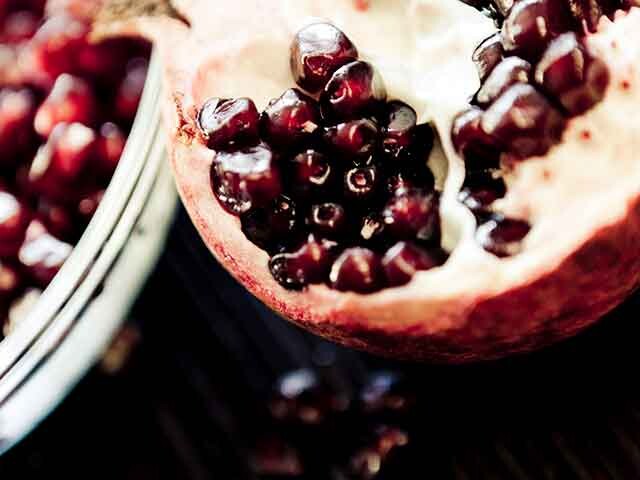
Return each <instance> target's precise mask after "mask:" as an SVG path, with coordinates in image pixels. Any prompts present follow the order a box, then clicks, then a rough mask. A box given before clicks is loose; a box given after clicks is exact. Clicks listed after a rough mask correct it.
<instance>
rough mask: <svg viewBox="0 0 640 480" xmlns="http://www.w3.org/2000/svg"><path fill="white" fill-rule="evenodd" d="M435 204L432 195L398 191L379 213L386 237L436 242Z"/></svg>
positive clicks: (436, 206)
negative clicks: (380, 213)
mask: <svg viewBox="0 0 640 480" xmlns="http://www.w3.org/2000/svg"><path fill="white" fill-rule="evenodd" d="M438 207H439V202H438V199H437V197H436V195H435V194H431V193H425V192H424V191H422V190H409V191H403V190H401V191H399V192H397V193H396V195H395V196H394V197H393V198H391V199H390V200H389V202H388V203H387V205H386V207H385V208H384V210H383V211H382V220H383V222H384V225H385V231H386V234H387V235H389V236H390V237H391V238H394V239H396V240H413V239H419V240H423V241H431V242H433V243H438V242H439V239H440V215H439V212H438Z"/></svg>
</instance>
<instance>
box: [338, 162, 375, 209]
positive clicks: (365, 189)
mask: <svg viewBox="0 0 640 480" xmlns="http://www.w3.org/2000/svg"><path fill="white" fill-rule="evenodd" d="M379 180H380V179H379V175H378V169H377V168H376V167H358V168H352V169H351V170H349V171H347V173H346V174H345V176H344V187H345V190H344V191H345V196H346V198H347V199H350V200H356V201H358V202H368V201H369V200H371V199H372V198H373V196H374V195H375V194H376V190H377V188H378V184H379Z"/></svg>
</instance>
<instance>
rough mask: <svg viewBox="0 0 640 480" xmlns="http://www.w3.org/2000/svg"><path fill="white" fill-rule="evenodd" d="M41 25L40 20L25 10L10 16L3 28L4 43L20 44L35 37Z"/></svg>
mask: <svg viewBox="0 0 640 480" xmlns="http://www.w3.org/2000/svg"><path fill="white" fill-rule="evenodd" d="M39 25H40V20H39V18H38V17H37V16H36V15H35V14H33V13H32V12H29V11H26V10H23V11H20V12H15V13H12V14H11V15H9V16H8V17H7V18H6V19H5V21H4V26H3V28H2V35H1V37H2V41H3V42H5V43H20V42H23V41H25V40H29V39H30V38H31V37H33V36H34V35H35V33H36V31H37V30H38V27H39Z"/></svg>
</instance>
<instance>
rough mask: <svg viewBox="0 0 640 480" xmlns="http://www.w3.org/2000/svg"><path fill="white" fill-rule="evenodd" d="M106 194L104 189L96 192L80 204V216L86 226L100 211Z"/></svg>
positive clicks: (78, 209)
mask: <svg viewBox="0 0 640 480" xmlns="http://www.w3.org/2000/svg"><path fill="white" fill-rule="evenodd" d="M104 192H105V191H104V190H103V189H99V190H96V191H94V192H91V193H90V194H89V195H87V196H85V197H84V198H82V199H81V200H80V201H79V202H78V208H77V211H78V215H79V217H80V218H81V219H82V220H83V221H84V223H85V224H88V223H89V222H90V221H91V219H92V218H93V216H94V215H95V213H96V211H97V210H98V207H99V206H100V203H102V198H103V197H104Z"/></svg>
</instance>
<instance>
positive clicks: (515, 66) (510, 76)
mask: <svg viewBox="0 0 640 480" xmlns="http://www.w3.org/2000/svg"><path fill="white" fill-rule="evenodd" d="M530 77H531V64H530V63H529V62H527V61H526V60H522V59H521V58H518V57H508V58H505V59H504V60H503V61H502V62H500V63H499V64H498V65H497V66H496V67H495V68H494V69H493V71H492V72H491V74H490V75H489V77H488V78H487V79H486V81H485V83H484V85H483V86H482V87H481V88H480V90H479V91H478V93H477V94H476V102H477V103H478V105H480V106H481V107H488V106H489V105H491V104H492V103H493V102H494V101H495V100H496V99H497V98H498V97H499V96H500V95H502V94H503V93H504V92H506V91H507V90H508V89H509V87H511V86H512V85H515V84H516V83H529V80H530Z"/></svg>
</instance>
